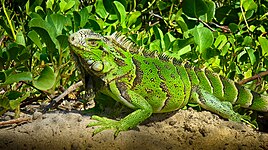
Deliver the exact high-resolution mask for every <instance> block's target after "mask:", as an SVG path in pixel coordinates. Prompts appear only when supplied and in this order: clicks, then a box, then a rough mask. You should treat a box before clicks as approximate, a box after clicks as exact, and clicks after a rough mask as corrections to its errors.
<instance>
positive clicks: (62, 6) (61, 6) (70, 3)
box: [59, 0, 75, 12]
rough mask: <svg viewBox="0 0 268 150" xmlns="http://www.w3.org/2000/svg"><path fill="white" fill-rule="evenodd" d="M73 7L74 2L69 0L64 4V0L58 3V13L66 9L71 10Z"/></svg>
mask: <svg viewBox="0 0 268 150" xmlns="http://www.w3.org/2000/svg"><path fill="white" fill-rule="evenodd" d="M74 5H75V1H74V0H69V1H68V2H65V1H64V0H61V1H60V4H59V6H60V11H61V12H65V11H67V10H68V9H71V8H72V7H73V6H74Z"/></svg>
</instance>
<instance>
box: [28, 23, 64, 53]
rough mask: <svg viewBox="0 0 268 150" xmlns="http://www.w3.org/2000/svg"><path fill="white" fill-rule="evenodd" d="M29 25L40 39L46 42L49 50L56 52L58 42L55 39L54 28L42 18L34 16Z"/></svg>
mask: <svg viewBox="0 0 268 150" xmlns="http://www.w3.org/2000/svg"><path fill="white" fill-rule="evenodd" d="M29 27H30V28H33V29H34V30H35V31H36V32H37V33H38V34H39V36H40V37H41V38H42V40H43V41H44V42H45V43H46V45H47V48H48V50H49V51H51V52H57V49H59V48H60V47H59V43H58V41H57V39H56V29H55V27H53V26H51V25H50V24H49V23H48V22H46V21H44V20H43V19H39V18H34V19H32V20H31V21H30V22H29Z"/></svg>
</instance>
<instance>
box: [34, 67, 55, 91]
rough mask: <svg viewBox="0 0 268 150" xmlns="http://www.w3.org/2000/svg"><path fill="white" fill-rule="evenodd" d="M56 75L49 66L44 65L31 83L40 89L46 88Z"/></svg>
mask: <svg viewBox="0 0 268 150" xmlns="http://www.w3.org/2000/svg"><path fill="white" fill-rule="evenodd" d="M55 81H56V76H55V74H54V71H53V69H52V68H51V67H49V66H46V67H45V68H44V69H43V70H42V72H41V74H40V76H39V77H38V78H37V79H36V80H34V81H33V85H34V86H35V87H36V88H38V89H40V90H48V89H50V88H52V86H53V85H54V84H55Z"/></svg>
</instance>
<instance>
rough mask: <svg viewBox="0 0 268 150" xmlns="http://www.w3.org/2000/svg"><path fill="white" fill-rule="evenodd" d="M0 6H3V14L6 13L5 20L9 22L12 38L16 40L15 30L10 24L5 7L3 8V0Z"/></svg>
mask: <svg viewBox="0 0 268 150" xmlns="http://www.w3.org/2000/svg"><path fill="white" fill-rule="evenodd" d="M2 6H3V11H4V13H5V15H6V18H7V22H8V24H9V26H10V29H11V32H12V35H13V38H14V39H15V41H16V34H15V31H14V28H13V25H12V23H11V20H10V18H9V16H8V14H7V11H6V8H5V2H4V0H2Z"/></svg>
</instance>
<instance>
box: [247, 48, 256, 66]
mask: <svg viewBox="0 0 268 150" xmlns="http://www.w3.org/2000/svg"><path fill="white" fill-rule="evenodd" d="M247 53H248V55H249V59H250V63H251V65H254V63H255V62H256V57H255V55H254V50H253V49H251V48H250V49H247Z"/></svg>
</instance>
